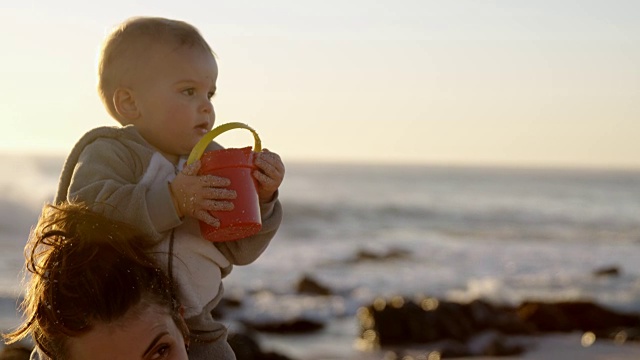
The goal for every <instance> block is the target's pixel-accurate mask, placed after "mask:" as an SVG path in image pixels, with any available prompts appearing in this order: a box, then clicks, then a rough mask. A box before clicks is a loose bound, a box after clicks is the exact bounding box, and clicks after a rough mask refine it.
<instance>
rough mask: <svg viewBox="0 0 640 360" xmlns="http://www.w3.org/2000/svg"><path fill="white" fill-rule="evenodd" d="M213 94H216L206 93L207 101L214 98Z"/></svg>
mask: <svg viewBox="0 0 640 360" xmlns="http://www.w3.org/2000/svg"><path fill="white" fill-rule="evenodd" d="M215 94H216V93H214V92H213V91H212V92H210V93H208V94H207V97H208V98H209V100H211V98H213V96H214V95H215Z"/></svg>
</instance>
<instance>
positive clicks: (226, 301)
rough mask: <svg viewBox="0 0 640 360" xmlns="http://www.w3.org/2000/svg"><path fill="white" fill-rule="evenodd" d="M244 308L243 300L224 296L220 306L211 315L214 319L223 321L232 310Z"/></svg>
mask: <svg viewBox="0 0 640 360" xmlns="http://www.w3.org/2000/svg"><path fill="white" fill-rule="evenodd" d="M241 306H242V300H241V299H239V298H235V297H228V296H224V297H223V298H222V299H220V302H219V303H218V305H217V306H216V307H215V308H214V309H213V310H212V311H211V315H212V316H213V318H214V319H222V318H224V317H225V314H226V313H227V312H228V311H229V310H232V309H237V308H239V307H241Z"/></svg>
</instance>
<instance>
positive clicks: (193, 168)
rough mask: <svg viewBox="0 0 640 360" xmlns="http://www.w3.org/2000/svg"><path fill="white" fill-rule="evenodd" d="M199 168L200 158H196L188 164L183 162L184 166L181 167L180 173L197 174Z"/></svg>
mask: <svg viewBox="0 0 640 360" xmlns="http://www.w3.org/2000/svg"><path fill="white" fill-rule="evenodd" d="M199 170H200V160H196V161H194V162H192V163H191V164H189V165H187V164H185V165H184V167H183V168H182V171H181V173H183V174H185V175H189V176H193V175H197V174H198V171H199Z"/></svg>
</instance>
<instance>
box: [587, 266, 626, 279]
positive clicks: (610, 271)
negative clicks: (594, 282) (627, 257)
mask: <svg viewBox="0 0 640 360" xmlns="http://www.w3.org/2000/svg"><path fill="white" fill-rule="evenodd" d="M620 273H621V272H620V268H618V267H617V266H608V267H603V268H599V269H596V270H594V271H593V275H594V276H597V277H605V276H612V277H618V276H620Z"/></svg>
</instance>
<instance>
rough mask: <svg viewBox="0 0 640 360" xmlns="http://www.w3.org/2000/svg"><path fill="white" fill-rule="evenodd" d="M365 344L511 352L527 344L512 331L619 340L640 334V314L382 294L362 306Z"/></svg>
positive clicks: (590, 306)
mask: <svg viewBox="0 0 640 360" xmlns="http://www.w3.org/2000/svg"><path fill="white" fill-rule="evenodd" d="M357 317H358V321H359V324H360V340H359V343H360V344H363V343H364V346H363V348H371V349H375V348H380V347H382V348H389V347H398V346H400V347H402V346H411V345H414V344H425V343H432V344H440V345H439V346H438V351H439V352H440V355H441V357H442V358H445V357H456V356H458V357H459V356H509V355H517V354H521V353H522V352H524V350H525V348H524V347H523V346H521V345H519V344H513V343H510V342H509V341H508V339H507V338H506V337H505V336H506V335H527V334H536V333H537V334H539V333H543V332H568V331H585V332H586V331H589V332H593V333H594V334H595V335H596V337H597V338H607V339H611V340H613V341H614V342H616V343H624V342H626V341H637V340H638V339H640V315H638V314H625V313H620V312H616V311H612V310H610V309H607V308H605V307H603V306H600V305H598V304H595V303H593V302H590V301H574V302H556V303H546V302H538V301H528V302H523V303H522V304H521V305H520V306H518V307H509V306H494V305H491V304H489V303H487V302H485V301H481V300H476V301H472V302H470V303H466V304H461V303H455V302H450V301H441V300H438V299H435V298H423V299H418V300H415V301H413V300H407V299H405V298H403V297H400V296H396V297H393V298H391V299H384V298H378V299H375V300H374V301H373V303H372V304H371V305H368V306H366V307H363V308H361V309H359V311H358V315H357Z"/></svg>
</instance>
